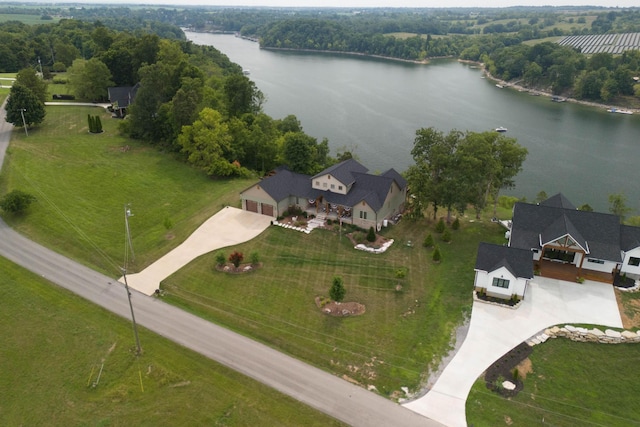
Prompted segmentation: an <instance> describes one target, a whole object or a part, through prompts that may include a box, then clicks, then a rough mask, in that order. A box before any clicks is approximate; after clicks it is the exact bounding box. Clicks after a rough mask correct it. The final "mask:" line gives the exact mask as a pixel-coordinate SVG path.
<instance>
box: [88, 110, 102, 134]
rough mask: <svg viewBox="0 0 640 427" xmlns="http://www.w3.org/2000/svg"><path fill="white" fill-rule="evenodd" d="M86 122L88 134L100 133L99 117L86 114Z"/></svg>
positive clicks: (100, 122) (100, 123)
mask: <svg viewBox="0 0 640 427" xmlns="http://www.w3.org/2000/svg"><path fill="white" fill-rule="evenodd" d="M87 121H88V122H89V132H91V133H101V132H102V121H101V120H100V116H92V115H91V114H88V115H87Z"/></svg>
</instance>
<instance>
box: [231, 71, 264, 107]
mask: <svg viewBox="0 0 640 427" xmlns="http://www.w3.org/2000/svg"><path fill="white" fill-rule="evenodd" d="M224 93H225V98H226V104H227V114H228V115H229V116H240V115H242V114H245V113H258V112H259V111H260V109H261V108H262V103H263V102H264V95H263V94H262V92H260V90H258V88H257V87H256V85H255V83H253V82H252V81H251V80H249V79H248V78H247V77H246V76H244V75H242V74H233V75H231V76H229V77H228V78H227V79H226V81H225V83H224Z"/></svg>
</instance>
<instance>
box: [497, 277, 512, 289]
mask: <svg viewBox="0 0 640 427" xmlns="http://www.w3.org/2000/svg"><path fill="white" fill-rule="evenodd" d="M493 286H495V287H496V288H508V287H509V280H507V279H501V278H499V277H494V278H493Z"/></svg>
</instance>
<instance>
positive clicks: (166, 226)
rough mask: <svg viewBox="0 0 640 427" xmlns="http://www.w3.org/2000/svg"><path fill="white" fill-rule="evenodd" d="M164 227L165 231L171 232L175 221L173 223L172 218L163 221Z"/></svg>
mask: <svg viewBox="0 0 640 427" xmlns="http://www.w3.org/2000/svg"><path fill="white" fill-rule="evenodd" d="M162 225H163V226H164V229H165V230H171V229H172V228H173V221H171V218H169V217H165V219H164V221H162Z"/></svg>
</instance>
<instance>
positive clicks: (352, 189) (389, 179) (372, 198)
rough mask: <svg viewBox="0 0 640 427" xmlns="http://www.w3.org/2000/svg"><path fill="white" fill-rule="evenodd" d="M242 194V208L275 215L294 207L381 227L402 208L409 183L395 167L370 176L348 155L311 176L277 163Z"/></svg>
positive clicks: (361, 225)
mask: <svg viewBox="0 0 640 427" xmlns="http://www.w3.org/2000/svg"><path fill="white" fill-rule="evenodd" d="M240 194H241V198H242V208H243V209H244V210H247V211H251V212H258V213H261V214H263V215H269V216H272V217H274V218H277V217H279V216H281V215H282V214H283V213H284V212H285V211H286V210H288V209H289V207H291V206H297V207H299V208H300V209H302V210H303V211H306V212H307V213H309V214H313V215H316V216H318V217H326V218H332V219H340V220H342V221H344V222H348V223H352V224H355V225H358V226H360V227H363V228H369V227H370V226H374V227H377V228H380V227H381V226H382V225H383V222H384V220H388V219H390V218H392V217H393V216H394V215H396V214H398V213H400V212H402V210H403V209H404V204H405V199H406V196H407V182H406V180H405V179H404V178H403V177H402V176H401V175H400V174H399V173H398V172H396V171H395V170H393V169H389V170H388V171H386V172H384V173H382V174H380V175H373V174H369V173H368V169H367V168H366V167H364V166H363V165H361V164H360V163H358V162H357V161H356V160H354V159H349V160H345V161H343V162H340V163H338V164H336V165H333V166H331V167H329V168H327V169H325V170H323V171H322V172H320V173H319V174H317V175H315V176H309V175H304V174H299V173H295V172H292V171H290V170H288V169H287V168H285V167H281V168H278V169H277V170H275V171H274V173H273V174H272V175H271V176H269V177H267V178H264V179H263V180H262V181H260V182H259V183H257V184H255V185H252V186H251V187H249V188H247V189H246V190H244V191H243V192H241V193H240Z"/></svg>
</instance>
